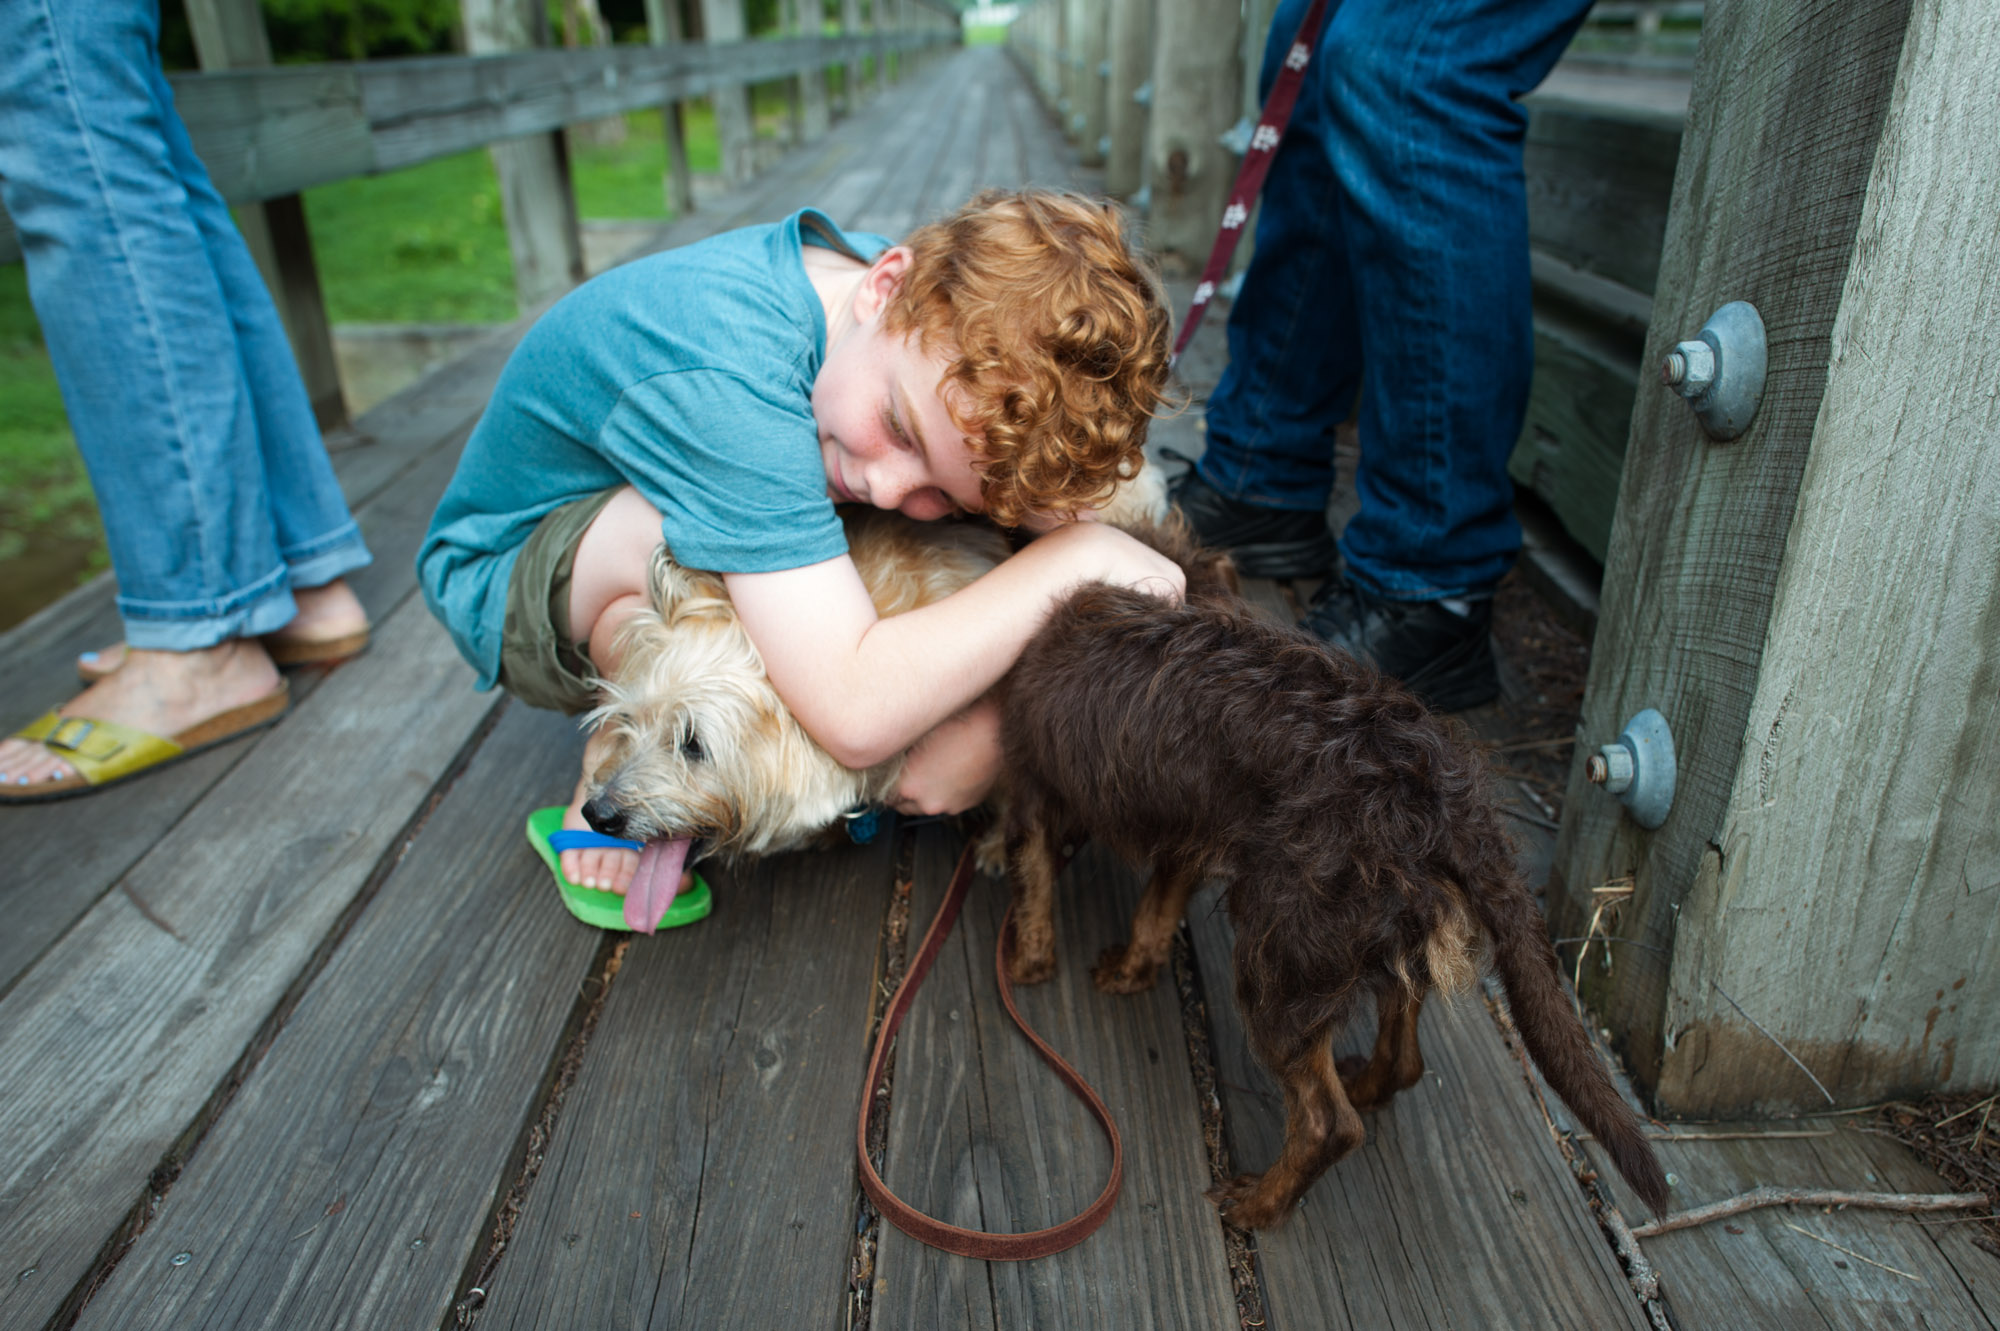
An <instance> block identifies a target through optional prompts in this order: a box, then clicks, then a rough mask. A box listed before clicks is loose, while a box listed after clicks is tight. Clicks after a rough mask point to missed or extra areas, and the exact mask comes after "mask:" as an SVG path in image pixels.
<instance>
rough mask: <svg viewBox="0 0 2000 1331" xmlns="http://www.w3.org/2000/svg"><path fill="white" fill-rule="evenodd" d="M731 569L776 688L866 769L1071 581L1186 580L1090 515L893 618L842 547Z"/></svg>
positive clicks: (989, 663) (963, 685) (1014, 650)
mask: <svg viewBox="0 0 2000 1331" xmlns="http://www.w3.org/2000/svg"><path fill="white" fill-rule="evenodd" d="M724 581H725V582H726V583H727V584H728V587H729V596H730V599H731V600H732V601H734V602H735V604H736V612H737V615H738V616H739V617H740V618H741V619H742V621H743V628H744V630H745V631H746V632H747V633H749V635H750V640H751V641H752V642H754V643H755V644H756V645H757V650H758V651H759V652H760V653H761V654H762V655H763V658H764V669H765V671H766V672H767V673H768V674H769V675H770V677H771V683H772V684H773V686H775V687H776V688H777V690H778V696H779V697H781V698H783V699H784V700H785V705H786V706H787V707H790V708H791V709H792V714H793V715H794V716H796V717H798V719H799V723H800V724H801V725H803V726H804V727H805V728H806V732H807V733H808V734H810V735H811V736H812V737H813V738H814V739H815V740H817V741H819V743H820V744H821V745H822V746H823V747H824V748H825V749H826V750H827V752H829V753H831V754H832V755H833V756H834V758H835V760H836V761H838V762H839V763H841V764H842V765H843V766H846V767H853V768H863V767H872V766H874V765H875V764H876V763H878V762H882V761H884V760H886V759H888V758H891V757H893V756H895V755H896V754H898V753H901V752H902V751H903V750H904V749H907V748H909V747H910V745H912V744H914V743H915V742H916V741H917V740H918V739H919V738H920V737H922V736H923V735H925V734H926V733H928V732H929V731H930V730H931V729H932V728H934V727H935V726H937V725H938V724H939V723H940V722H942V721H943V720H945V718H947V717H949V716H951V715H952V714H953V713H954V712H957V711H958V710H959V709H960V708H962V707H964V706H965V705H966V704H967V703H969V702H971V701H972V700H973V699H974V698H977V697H978V696H979V695H980V694H982V693H984V692H986V690H987V689H989V688H991V687H992V686H993V685H994V683H996V682H997V681H998V680H999V678H1000V676H1002V675H1004V674H1005V673H1007V670H1008V669H1009V667H1011V666H1012V665H1013V664H1014V659H1015V658H1016V657H1018V656H1019V655H1020V654H1021V651H1022V649H1023V648H1024V647H1026V646H1027V644H1028V639H1029V638H1031V637H1033V636H1034V633H1035V631H1036V630H1037V629H1038V628H1040V627H1041V624H1042V621H1043V619H1044V618H1045V617H1046V616H1047V614H1048V612H1049V609H1050V608H1051V607H1052V606H1053V605H1054V604H1055V602H1056V601H1057V600H1058V599H1060V598H1061V597H1062V596H1063V595H1064V594H1065V593H1067V592H1068V591H1069V590H1070V589H1071V588H1073V587H1075V586H1077V585H1079V584H1081V583H1084V582H1092V581H1102V582H1109V583H1113V584H1115V585H1118V586H1126V587H1137V588H1142V589H1144V590H1149V591H1154V592H1157V593H1158V594H1160V595H1163V596H1167V597H1170V598H1173V599H1178V598H1179V596H1180V594H1181V591H1182V590H1183V588H1184V586H1185V581H1186V580H1185V577H1184V575H1183V574H1182V572H1181V570H1180V567H1179V566H1178V565H1176V564H1175V563H1173V561H1171V560H1169V559H1167V558H1166V557H1165V556H1164V555H1161V554H1159V553H1158V552H1157V551H1155V550H1153V549H1151V548H1149V547H1147V546H1145V545H1142V544H1140V543H1139V542H1138V541H1135V540H1133V539H1132V538H1131V537H1129V536H1127V535H1126V534H1125V533H1124V532H1121V531H1118V530H1116V529H1115V528H1111V527H1107V526H1104V525H1102V524H1100V523H1094V522H1085V523H1069V524H1066V525H1064V526H1063V527H1060V528H1058V529H1057V530H1055V531H1053V532H1050V533H1049V534H1048V535H1046V536H1041V537H1038V538H1037V539H1035V540H1034V541H1031V542H1030V543H1029V544H1028V545H1027V547H1026V548H1024V549H1023V550H1021V551H1020V552H1019V553H1017V554H1016V555H1014V556H1013V557H1012V558H1011V559H1008V560H1007V561H1006V562H1004V563H1002V564H1001V565H1000V566H999V567H998V568H995V569H994V570H993V571H992V572H990V573H988V574H986V575H985V576H984V577H982V578H980V579H979V580H978V581H977V582H975V583H973V584H972V585H971V586H969V587H965V588H963V589H961V590H960V591H957V592H954V593H953V594H952V595H950V596H947V597H946V598H945V599H943V600H942V601H937V602H934V603H932V604H930V605H927V606H924V607H922V608H921V609H918V610H912V611H910V612H908V613H907V614H900V615H892V616H890V617H889V618H887V619H881V618H878V617H877V616H876V613H875V606H874V603H873V602H871V601H870V600H869V599H868V592H867V589H866V588H865V587H863V586H862V583H861V575H860V574H858V573H857V572H855V569H854V564H853V561H851V560H850V559H848V558H847V557H846V556H845V555H843V556H841V557H839V558H838V559H829V560H826V561H824V562H822V563H818V564H809V565H807V566H806V567H804V568H797V569H788V570H786V571H784V572H781V573H730V574H725V575H724Z"/></svg>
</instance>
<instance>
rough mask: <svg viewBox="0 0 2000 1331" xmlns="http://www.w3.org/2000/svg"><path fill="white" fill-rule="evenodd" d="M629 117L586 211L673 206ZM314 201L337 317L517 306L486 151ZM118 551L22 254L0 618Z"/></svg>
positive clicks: (488, 311)
mask: <svg viewBox="0 0 2000 1331" xmlns="http://www.w3.org/2000/svg"><path fill="white" fill-rule="evenodd" d="M755 106H756V112H757V122H758V126H759V130H760V132H763V133H767V134H769V133H775V132H777V127H778V126H780V125H782V123H783V121H784V118H785V101H784V89H783V86H782V85H780V84H770V85H764V86H761V87H759V88H758V89H756V91H755ZM626 123H627V130H626V137H625V141H624V142H623V143H618V144H590V143H586V144H582V145H579V146H578V147H577V148H576V149H575V151H574V152H573V153H572V155H571V162H570V167H571V177H572V182H573V184H574V187H575V190H576V198H577V209H578V212H579V213H580V215H581V216H583V217H586V218H593V219H597V218H604V219H611V218H661V219H664V218H665V217H666V216H667V208H666V200H665V192H664V189H663V187H662V177H663V176H664V174H665V171H666V149H665V144H664V136H663V129H662V117H661V116H660V115H659V113H657V112H635V113H633V114H632V115H630V116H628V117H627V118H626ZM686 131H687V139H688V157H689V161H690V163H691V165H692V166H693V169H694V170H696V171H708V172H713V171H715V170H717V169H718V168H719V161H720V153H719V150H718V147H717V143H716V136H715V116H714V113H713V112H712V111H711V110H710V109H709V108H708V106H707V104H706V103H698V104H695V105H693V106H690V107H689V108H688V114H687V124H686ZM305 206H306V216H307V219H308V222H309V224H310V225H311V228H312V236H313V254H314V258H315V260H316V262H317V263H318V266H319V277H320V287H321V290H322V291H323V292H324V294H325V297H326V306H327V315H328V317H329V318H330V319H331V320H332V321H333V322H335V323H402V322H408V323H501V322H505V321H507V320H509V319H512V318H514V317H515V315H516V313H517V308H516V305H515V301H514V278H513V267H512V261H511V259H510V258H509V256H508V252H507V231H506V226H505V223H504V221H503V220H502V217H501V211H500V191H499V186H498V184H497V183H496V181H495V179H494V175H493V165H492V160H491V158H489V157H488V156H487V154H486V153H485V152H484V151H483V150H481V151H474V152H469V153H463V154H460V155H459V156H456V157H448V158H442V159H440V160H438V161H434V162H426V163H424V164H423V165H421V166H414V167H410V168H408V169H406V170H403V171H397V172H392V173H390V174H388V175H382V176H373V177H367V178H363V179H356V180H345V181H341V182H339V183H337V184H333V185H327V186H324V187H322V188H319V189H314V190H308V191H307V192H306V196H305ZM56 547H74V548H73V550H71V551H70V557H67V558H65V559H62V560H58V561H54V564H53V565H52V562H51V561H50V560H49V559H48V558H46V556H47V555H48V554H49V552H50V551H51V550H53V549H55V548H56ZM30 549H33V550H34V551H35V552H36V554H37V556H38V558H37V560H36V562H35V564H34V568H33V569H32V570H31V569H30V567H29V561H28V560H26V559H25V558H24V557H23V556H24V554H25V553H26V552H28V551H29V550H30ZM107 562H108V561H107V558H106V556H105V554H104V549H103V537H102V533H101V532H100V530H99V528H98V522H97V508H96V505H95V503H94V502H93V501H92V499H91V493H90V484H89V480H88V478H87V477H86V475H85V473H84V468H83V462H82V459H81V458H80V457H79V456H78V455H77V451H76V444H75V441H74V440H73V438H72V437H71V435H70V431H69V424H68V419H67V417H66V416H65V414H64V411H63V405H62V397H61V394H60V393H59V392H58V391H57V388H56V379H55V372H54V370H53V369H52V368H51V366H50V364H49V358H48V353H47V352H46V351H45V350H44V349H43V346H42V339H41V331H40V328H39V327H38V325H37V324H36V322H35V316H34V311H33V309H32V308H31V306H30V305H29V303H28V294H27V277H26V273H25V271H24V270H23V268H22V267H21V265H19V264H7V265H0V628H4V627H6V625H7V623H8V622H9V621H10V620H11V619H12V618H14V617H15V616H14V615H11V614H8V613H7V611H6V606H7V605H8V604H15V605H26V608H27V609H28V610H31V609H32V608H33V604H30V603H29V602H30V601H33V600H34V598H33V597H29V596H23V595H22V593H23V591H24V590H26V591H29V592H39V590H41V589H23V588H21V587H19V586H18V584H19V583H20V582H21V581H22V580H23V579H25V578H30V577H32V578H37V579H42V580H51V579H53V580H56V581H60V582H62V583H63V584H64V585H61V586H50V587H48V588H46V593H47V594H46V596H43V597H41V598H40V600H42V601H47V600H54V599H55V598H56V597H57V596H59V595H61V594H62V593H63V592H64V591H66V590H68V586H69V585H71V584H72V583H73V582H75V581H81V580H82V579H84V578H88V577H90V576H92V575H94V574H95V573H97V572H98V571H99V570H101V569H102V568H104V567H105V566H106V564H107ZM55 565H59V569H58V571H56V572H51V571H50V569H51V567H52V566H55ZM8 584H16V585H12V586H10V585H8ZM22 613H25V611H22Z"/></svg>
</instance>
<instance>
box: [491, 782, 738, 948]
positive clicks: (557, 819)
mask: <svg viewBox="0 0 2000 1331" xmlns="http://www.w3.org/2000/svg"><path fill="white" fill-rule="evenodd" d="M563 812H564V810H563V807H562V806H561V805H559V804H554V805H550V806H549V807H548V808H546V809H537V810H535V811H534V812H533V813H531V814H529V815H528V844H529V845H531V846H533V847H534V848H535V853H536V854H537V855H540V856H541V857H542V861H543V863H545V864H547V865H548V866H549V872H550V873H552V874H554V875H555V878H556V886H557V887H558V888H559V889H561V891H562V899H563V905H565V906H567V907H568V908H569V913H570V914H572V915H574V916H576V918H578V919H579V920H582V921H583V922H584V923H585V924H588V925H590V926H592V927H593V928H597V929H618V930H630V929H631V927H632V926H631V925H629V924H627V923H626V922H625V898H624V897H622V896H620V895H618V894H617V893H616V892H605V891H601V890H600V889H598V888H594V887H579V886H578V885H577V884H575V883H572V882H571V881H570V880H569V879H567V878H565V877H563V871H562V859H561V858H560V854H559V852H557V851H556V850H555V849H553V848H552V847H551V846H550V845H549V837H550V836H551V835H552V834H553V833H556V832H559V831H561V830H562V820H563ZM593 835H595V834H593ZM612 840H615V839H614V838H607V839H606V844H608V843H610V842H611V841H612ZM623 844H626V845H633V844H634V843H631V842H625V843H623ZM713 908H714V901H713V899H712V898H711V896H710V894H709V890H708V884H707V883H706V882H704V881H702V877H701V875H700V874H696V875H695V876H694V886H692V887H690V888H689V889H688V890H687V891H685V892H682V893H679V894H678V895H676V896H675V897H674V899H673V902H672V904H670V905H669V906H668V907H667V909H666V913H665V914H664V915H662V916H660V921H659V924H658V925H657V926H656V927H657V928H660V929H674V928H678V927H679V926H681V925H683V924H693V923H694V922H695V921H696V920H702V919H706V918H708V913H709V911H710V910H711V909H713Z"/></svg>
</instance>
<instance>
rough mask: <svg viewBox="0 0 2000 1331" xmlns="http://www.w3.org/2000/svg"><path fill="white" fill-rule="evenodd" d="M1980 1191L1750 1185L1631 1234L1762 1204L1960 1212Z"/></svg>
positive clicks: (1983, 1201)
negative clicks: (1733, 1195) (1827, 1188)
mask: <svg viewBox="0 0 2000 1331" xmlns="http://www.w3.org/2000/svg"><path fill="white" fill-rule="evenodd" d="M1988 1204H1989V1203H1988V1201H1987V1197H1986V1194H1985V1193H1983V1192H1830V1191H1827V1190H1825V1189H1820V1188H1772V1187H1762V1188H1752V1189H1750V1191H1748V1192H1746V1193H1741V1194H1739V1195H1737V1196H1735V1197H1725V1198H1724V1199H1723V1200H1721V1201H1719V1202H1710V1203H1709V1204H1708V1205H1707V1206H1697V1207H1695V1208H1693V1209H1692V1210H1688V1211H1676V1212H1674V1213H1673V1214H1672V1215H1670V1216H1666V1217H1664V1218H1662V1219H1659V1220H1652V1221H1648V1222H1647V1223H1645V1224H1643V1225H1634V1226H1633V1227H1632V1233H1633V1234H1634V1235H1636V1236H1637V1237H1639V1238H1642V1239H1649V1238H1652V1237H1653V1236H1654V1235H1656V1234H1665V1233H1668V1232H1669V1231H1671V1230H1676V1229H1689V1228H1692V1227H1693V1226H1695V1225H1705V1224H1707V1223H1708V1222H1709V1221H1711V1220H1720V1219H1722V1218H1723V1217H1725V1216H1732V1215H1741V1214H1742V1213H1743V1212H1745V1211H1754V1210H1757V1209H1758V1208H1759V1207H1764V1206H1849V1207H1853V1208H1855V1209H1856V1210H1863V1211H1901V1212H1904V1213H1906V1214H1908V1213H1913V1212H1917V1211H1959V1210H1965V1209H1968V1208H1970V1207H1974V1206H1986V1205H1988Z"/></svg>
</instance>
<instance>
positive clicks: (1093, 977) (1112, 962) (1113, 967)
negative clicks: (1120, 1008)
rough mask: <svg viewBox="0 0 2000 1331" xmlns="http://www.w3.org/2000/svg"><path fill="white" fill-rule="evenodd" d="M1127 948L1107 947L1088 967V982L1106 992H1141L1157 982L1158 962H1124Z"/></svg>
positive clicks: (1158, 976) (1158, 975) (1158, 973)
mask: <svg viewBox="0 0 2000 1331" xmlns="http://www.w3.org/2000/svg"><path fill="white" fill-rule="evenodd" d="M1127 952H1128V949H1127V948H1124V947H1107V948H1105V949H1104V951H1103V953H1102V954H1101V955H1100V956H1099V957H1098V958H1097V964H1096V965H1095V966H1092V967H1091V968H1090V982H1091V983H1092V984H1094V985H1096V986H1097V987H1098V989H1099V991H1100V992H1103V993H1107V994H1143V993H1145V992H1146V991H1147V990H1148V989H1151V988H1152V987H1153V986H1154V984H1156V983H1158V981H1159V978H1160V963H1159V962H1157V961H1153V962H1144V961H1142V962H1139V963H1137V964H1136V965H1128V964H1127V963H1126V954H1127Z"/></svg>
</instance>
